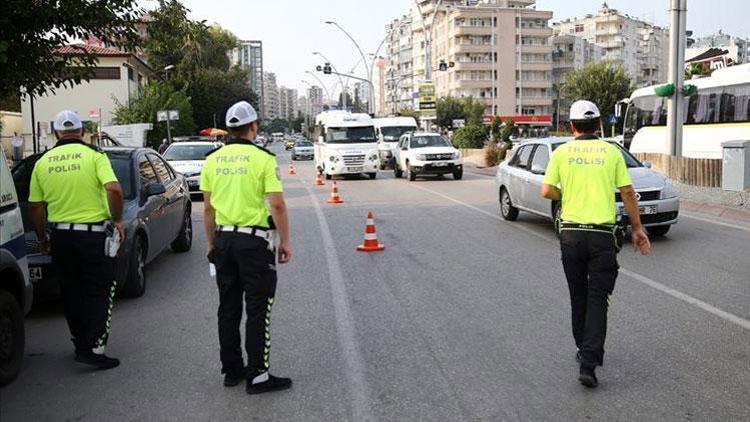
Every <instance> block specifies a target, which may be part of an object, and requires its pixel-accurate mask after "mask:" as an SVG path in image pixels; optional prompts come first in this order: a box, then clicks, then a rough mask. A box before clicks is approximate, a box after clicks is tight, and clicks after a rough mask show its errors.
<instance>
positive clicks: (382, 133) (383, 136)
mask: <svg viewBox="0 0 750 422" xmlns="http://www.w3.org/2000/svg"><path fill="white" fill-rule="evenodd" d="M373 123H374V124H375V135H376V136H377V137H378V155H380V170H385V169H386V168H393V163H394V157H395V149H396V146H397V145H398V140H399V139H401V135H403V134H404V133H406V132H415V131H416V130H417V121H416V120H414V118H413V117H383V118H379V119H374V120H373Z"/></svg>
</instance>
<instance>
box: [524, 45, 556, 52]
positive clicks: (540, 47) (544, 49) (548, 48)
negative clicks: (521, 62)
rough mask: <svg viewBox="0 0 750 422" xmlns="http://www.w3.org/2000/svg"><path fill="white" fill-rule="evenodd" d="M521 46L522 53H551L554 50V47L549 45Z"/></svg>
mask: <svg viewBox="0 0 750 422" xmlns="http://www.w3.org/2000/svg"><path fill="white" fill-rule="evenodd" d="M519 47H521V52H522V53H539V54H549V53H551V52H552V47H551V46H549V45H538V44H521V45H520V46H519Z"/></svg>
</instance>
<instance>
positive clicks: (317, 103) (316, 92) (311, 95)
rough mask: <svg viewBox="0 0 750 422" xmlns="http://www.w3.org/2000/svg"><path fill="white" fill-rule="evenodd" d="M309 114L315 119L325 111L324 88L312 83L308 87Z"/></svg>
mask: <svg viewBox="0 0 750 422" xmlns="http://www.w3.org/2000/svg"><path fill="white" fill-rule="evenodd" d="M307 98H308V101H307V104H308V107H309V108H308V110H309V112H308V114H309V115H310V116H311V117H312V118H313V119H314V118H315V116H317V115H318V114H320V113H322V112H323V105H324V104H323V88H321V87H319V86H317V85H312V86H310V88H308V89H307Z"/></svg>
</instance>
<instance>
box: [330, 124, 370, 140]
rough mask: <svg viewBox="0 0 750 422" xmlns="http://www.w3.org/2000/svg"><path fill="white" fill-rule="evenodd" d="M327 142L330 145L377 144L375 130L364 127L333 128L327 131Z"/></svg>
mask: <svg viewBox="0 0 750 422" xmlns="http://www.w3.org/2000/svg"><path fill="white" fill-rule="evenodd" d="M326 132H327V133H326V142H328V143H329V144H364V143H370V142H375V129H374V128H373V127H372V126H363V127H332V128H328V130H327V131H326Z"/></svg>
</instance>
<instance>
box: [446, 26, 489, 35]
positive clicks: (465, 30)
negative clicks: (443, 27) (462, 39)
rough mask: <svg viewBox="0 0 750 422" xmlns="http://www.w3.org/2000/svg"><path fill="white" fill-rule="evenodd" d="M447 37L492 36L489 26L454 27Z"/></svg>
mask: <svg viewBox="0 0 750 422" xmlns="http://www.w3.org/2000/svg"><path fill="white" fill-rule="evenodd" d="M449 35H450V36H451V37H455V36H462V35H492V27H491V26H454V27H452V28H451V30H450V32H449Z"/></svg>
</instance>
